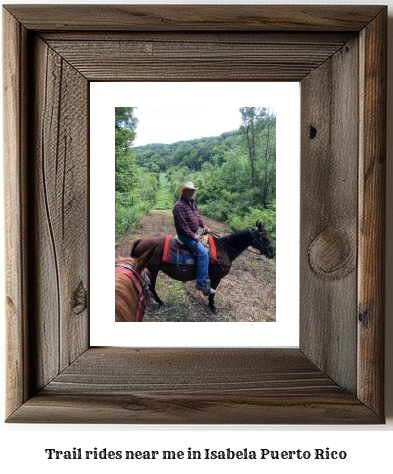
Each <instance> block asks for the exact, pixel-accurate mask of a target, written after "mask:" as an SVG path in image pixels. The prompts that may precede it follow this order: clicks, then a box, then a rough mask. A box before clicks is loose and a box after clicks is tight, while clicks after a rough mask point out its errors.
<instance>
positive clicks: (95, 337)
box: [90, 82, 300, 347]
mask: <svg viewBox="0 0 393 474" xmlns="http://www.w3.org/2000/svg"><path fill="white" fill-rule="evenodd" d="M168 97H169V98H170V99H168ZM299 100H300V97H299V83H296V82H295V83H266V84H262V83H255V82H253V83H247V84H244V83H161V82H158V83H134V84H131V83H116V85H114V84H113V83H105V82H104V83H102V82H95V83H92V84H91V86H90V130H91V135H90V136H91V141H90V142H91V145H90V146H91V151H90V157H91V158H90V196H91V203H92V204H91V214H90V224H91V225H90V235H92V236H94V235H99V236H100V238H99V241H98V242H94V239H92V241H91V253H90V293H91V296H90V307H91V314H92V315H93V316H92V317H91V319H90V329H91V331H90V337H91V339H90V342H91V345H93V346H102V345H107V346H108V345H110V346H130V347H135V346H137V347H147V346H150V347H159V346H167V347H168V346H169V347H179V346H182V347H244V346H247V347H297V346H298V345H299V331H298V327H299V312H298V307H299V291H298V288H299V259H298V252H297V249H298V248H299V240H298V232H299V231H298V229H299V166H300V162H299V146H300V145H299V137H300V130H299V120H300V117H299V114H300V111H299ZM153 105H155V106H161V107H164V106H172V107H176V106H177V107H179V106H185V105H188V106H190V107H197V106H198V107H205V108H206V109H209V110H221V112H222V113H225V110H223V108H225V107H228V106H229V105H231V106H232V107H243V106H245V105H248V106H251V105H254V106H262V107H270V108H274V110H275V114H276V117H277V216H278V217H277V232H276V233H277V248H278V249H279V250H278V252H277V257H276V262H277V285H276V292H277V321H276V322H275V323H246V322H244V323H227V324H223V323H207V322H206V323H198V324H194V325H193V326H192V330H191V328H190V327H188V325H184V324H162V323H149V324H138V325H134V324H119V323H117V324H116V323H115V322H114V315H113V308H114V279H113V248H114V222H115V217H114V200H113V196H114V171H113V170H114V146H113V143H114V132H113V115H114V108H115V107H116V106H118V107H120V106H129V107H131V106H136V107H142V106H145V107H148V106H153ZM217 120H219V118H218V119H217ZM240 123H241V117H240V112H239V125H240ZM136 131H137V133H138V128H137V129H136ZM227 131H229V130H227ZM207 136H209V135H207ZM108 177H109V179H108ZM181 184H184V183H179V186H180V185H181ZM288 190H290V200H288V196H287V192H288ZM196 201H197V202H198V198H197V197H196ZM109 222H110V223H112V225H107V224H105V225H104V224H103V223H109ZM95 244H96V245H95ZM124 256H126V255H124ZM108 288H112V295H113V297H112V298H107V299H103V298H102V295H108V294H109V292H108ZM217 291H218V292H219V291H220V287H218V290H217Z"/></svg>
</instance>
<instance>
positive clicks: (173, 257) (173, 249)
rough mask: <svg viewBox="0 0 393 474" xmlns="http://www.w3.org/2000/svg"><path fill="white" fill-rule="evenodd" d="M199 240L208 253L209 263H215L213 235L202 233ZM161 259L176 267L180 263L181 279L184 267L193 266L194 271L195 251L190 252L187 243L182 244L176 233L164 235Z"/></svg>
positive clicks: (195, 262)
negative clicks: (173, 235)
mask: <svg viewBox="0 0 393 474" xmlns="http://www.w3.org/2000/svg"><path fill="white" fill-rule="evenodd" d="M201 242H202V244H203V246H204V247H205V248H206V250H207V253H208V255H209V263H210V264H214V263H217V252H216V246H215V244H214V240H213V237H212V236H210V235H209V236H208V235H204V236H202V239H201ZM196 245H197V244H196ZM162 261H163V262H165V263H171V264H173V265H177V267H178V268H179V265H181V266H182V269H183V280H184V278H185V272H186V268H185V267H187V266H193V267H194V269H195V272H196V265H197V259H196V254H195V252H191V250H190V249H189V248H188V247H187V245H184V243H183V242H182V241H181V237H179V236H178V235H176V236H175V237H172V236H171V235H167V236H166V239H165V245H164V252H163V255H162Z"/></svg>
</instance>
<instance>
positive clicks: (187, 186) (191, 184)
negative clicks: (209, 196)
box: [177, 181, 199, 195]
mask: <svg viewBox="0 0 393 474" xmlns="http://www.w3.org/2000/svg"><path fill="white" fill-rule="evenodd" d="M185 189H193V190H194V194H195V193H196V192H197V191H198V189H199V188H194V183H191V181H189V182H188V183H186V184H185V185H184V186H180V188H177V192H178V193H179V194H180V195H182V194H183V191H184V190H185Z"/></svg>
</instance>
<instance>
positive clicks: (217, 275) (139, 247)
mask: <svg viewBox="0 0 393 474" xmlns="http://www.w3.org/2000/svg"><path fill="white" fill-rule="evenodd" d="M165 239H166V235H154V236H153V237H146V238H145V239H140V240H137V241H136V242H135V243H134V246H133V248H132V252H131V257H138V256H139V255H142V254H143V253H144V252H146V250H147V249H149V248H151V247H152V246H153V245H155V244H158V245H157V247H156V250H155V252H154V255H153V257H152V259H151V260H150V262H149V263H148V265H147V269H148V271H149V274H150V290H151V292H152V294H153V296H154V299H155V300H156V302H157V303H158V304H159V305H160V306H163V305H164V302H163V301H162V300H161V299H160V298H159V297H158V295H157V293H156V288H155V287H156V280H157V274H158V272H159V271H160V270H161V271H163V272H164V273H166V274H167V275H168V276H169V277H170V278H173V279H174V280H179V281H182V280H184V281H190V280H196V274H195V268H194V266H192V265H190V266H186V267H185V269H186V271H185V275H183V273H184V272H183V270H182V268H178V266H177V265H173V264H170V263H166V262H163V261H162V257H163V251H164V245H165ZM214 243H215V246H216V250H217V260H218V263H213V264H212V263H210V264H209V276H210V284H211V287H212V288H213V290H216V289H217V287H218V285H219V283H220V281H221V279H222V278H224V277H225V275H228V273H229V270H230V269H231V266H232V262H233V261H234V260H235V259H236V258H237V257H238V256H239V255H240V254H241V253H242V252H244V250H246V249H247V247H250V246H252V247H254V248H255V249H256V250H258V251H259V252H260V254H261V255H265V256H266V257H267V258H273V257H274V256H275V252H274V250H273V247H272V244H271V242H270V240H269V236H268V235H267V233H266V230H265V229H264V228H263V227H262V224H261V223H260V222H257V223H256V226H255V227H251V228H249V229H245V230H241V231H239V232H234V233H232V234H229V235H227V236H225V237H220V238H215V237H214ZM209 307H210V309H211V311H212V312H213V314H216V313H217V311H216V307H215V305H214V294H210V295H209Z"/></svg>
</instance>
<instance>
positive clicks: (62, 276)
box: [30, 38, 88, 389]
mask: <svg viewBox="0 0 393 474" xmlns="http://www.w3.org/2000/svg"><path fill="white" fill-rule="evenodd" d="M33 54H34V58H35V60H34V68H33V73H34V78H35V87H34V92H33V93H32V94H31V97H30V101H31V109H30V112H31V120H32V122H31V123H32V124H34V126H35V129H34V131H33V133H32V137H31V140H32V142H31V150H32V151H33V153H31V161H30V198H31V200H32V201H33V202H34V208H33V212H32V216H31V230H32V237H31V238H32V242H31V243H30V245H31V248H34V254H33V255H32V256H31V259H32V261H33V262H34V263H33V265H32V269H31V274H30V277H31V282H34V283H32V284H31V285H32V286H33V288H34V290H33V291H34V294H35V298H34V312H35V314H36V318H35V321H34V326H33V327H32V328H31V329H32V330H33V331H34V334H35V338H36V341H35V345H36V357H37V361H36V365H35V373H34V375H33V377H34V383H35V384H36V387H37V389H40V388H42V387H43V386H44V385H46V384H47V383H49V382H50V380H52V379H53V378H54V377H55V376H56V375H57V374H58V372H59V370H62V369H63V368H65V367H67V366H68V365H69V364H70V363H71V362H72V361H73V360H74V359H75V358H76V357H77V356H78V355H79V354H80V353H81V351H83V350H85V349H87V347H88V312H87V288H88V160H86V157H87V156H88V135H87V125H88V87H87V82H86V80H85V79H84V78H83V77H82V76H81V75H80V74H78V73H77V72H76V71H75V69H73V68H71V67H70V66H69V65H68V64H67V63H66V62H64V61H63V59H62V58H61V56H59V55H58V54H57V53H55V52H54V51H53V50H52V49H50V48H49V47H48V45H47V44H46V43H44V42H43V41H42V40H41V39H39V38H35V41H34V46H33ZM81 156H83V157H85V159H83V160H81V159H80V157H81Z"/></svg>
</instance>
